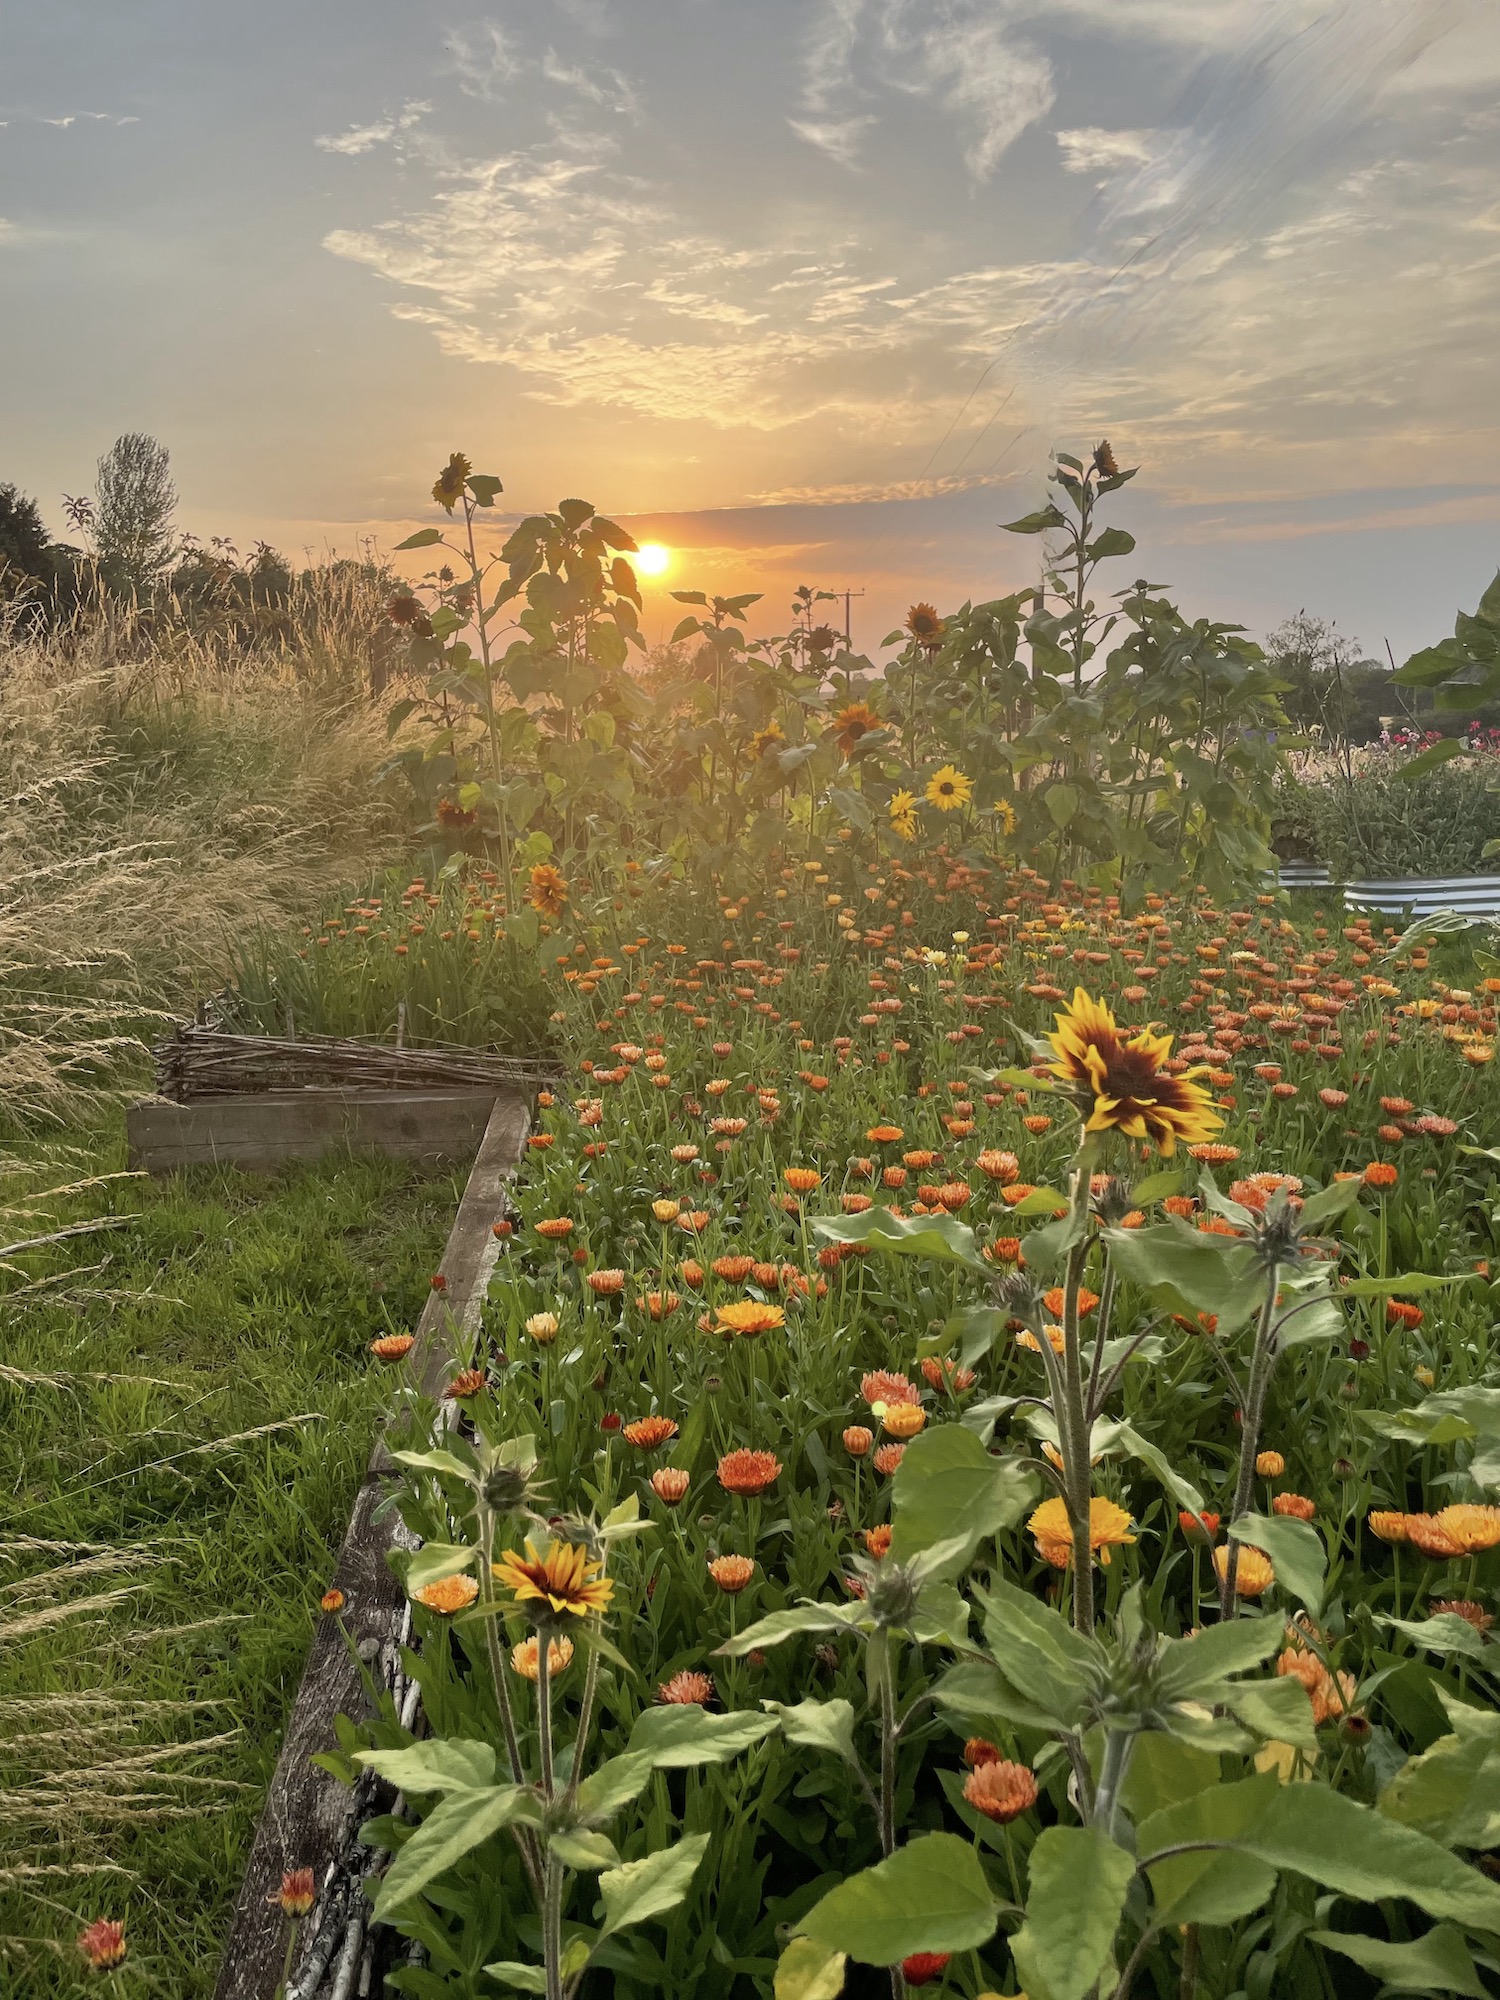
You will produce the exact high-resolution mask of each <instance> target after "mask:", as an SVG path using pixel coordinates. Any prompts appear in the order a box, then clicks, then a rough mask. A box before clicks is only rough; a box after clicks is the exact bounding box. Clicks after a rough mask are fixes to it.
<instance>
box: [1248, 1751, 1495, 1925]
mask: <svg viewBox="0 0 1500 2000" xmlns="http://www.w3.org/2000/svg"><path fill="white" fill-rule="evenodd" d="M1236 1845H1237V1846H1238V1847H1239V1848H1240V1849H1241V1851H1242V1852H1244V1853H1246V1854H1252V1855H1255V1856H1256V1857H1257V1858H1258V1859H1260V1860H1262V1861H1265V1862H1268V1863H1269V1864H1270V1866H1271V1867H1273V1868H1289V1869H1291V1870H1293V1871H1294V1872H1295V1873H1296V1874H1299V1875H1306V1876H1307V1877H1308V1878H1309V1879H1310V1880H1311V1881H1314V1882H1319V1883H1321V1884H1322V1885H1323V1887H1324V1888H1325V1889H1335V1890H1337V1891H1338V1893H1339V1894H1340V1895H1341V1896H1352V1897H1354V1898H1356V1899H1357V1900H1358V1901H1360V1902H1364V1903H1374V1902H1379V1901H1380V1900H1381V1899H1382V1898H1383V1897H1388V1896H1403V1897H1405V1898H1406V1900H1407V1901H1408V1902H1412V1903H1415V1904H1416V1905H1417V1907H1418V1909H1421V1910H1425V1911H1426V1912H1427V1914H1428V1916H1430V1917H1445V1918H1448V1919H1450V1920H1451V1921H1452V1922H1453V1923H1456V1924H1463V1925H1464V1926H1465V1927H1466V1928H1467V1929H1471V1930H1480V1931H1500V1886H1497V1885H1496V1884H1495V1883H1493V1882H1490V1881H1487V1880H1486V1879H1485V1877H1484V1876H1483V1875H1481V1874H1480V1873H1479V1871H1478V1870H1477V1869H1475V1868H1471V1867H1469V1865H1468V1864H1467V1863H1466V1862H1463V1861H1460V1860H1459V1859H1458V1857H1457V1856H1456V1855H1453V1854H1450V1853H1449V1852H1448V1850H1447V1849H1446V1848H1445V1847H1440V1846H1439V1845H1438V1843H1437V1842H1436V1841H1435V1840H1429V1839H1428V1838H1427V1836H1426V1835H1425V1834H1422V1833H1417V1832H1414V1831H1413V1830H1412V1829H1411V1828H1410V1827H1406V1826H1402V1825H1399V1824H1398V1823H1397V1822H1396V1821H1395V1820H1392V1819H1389V1818H1387V1817H1386V1816H1385V1815H1384V1814H1383V1813H1378V1812H1374V1811H1372V1810H1371V1809H1370V1807H1368V1806H1362V1805H1359V1804H1357V1803H1356V1802H1355V1800H1353V1799H1351V1798H1346V1797H1345V1796H1344V1794H1343V1793H1341V1792H1335V1791H1331V1790H1329V1788H1328V1787H1327V1786H1325V1785H1287V1786H1285V1787H1283V1788H1281V1789H1280V1790H1279V1792H1278V1794H1277V1796H1276V1797H1275V1798H1273V1799H1272V1801H1271V1803H1270V1806H1269V1807H1268V1808H1267V1810H1266V1812H1265V1813H1264V1814H1263V1815H1262V1817H1261V1818H1260V1819H1259V1820H1257V1821H1256V1822H1255V1824H1254V1825H1253V1826H1251V1827H1249V1828H1248V1829H1247V1830H1246V1831H1245V1833H1244V1834H1242V1835H1241V1836H1240V1837H1239V1839H1238V1841H1237V1842H1236Z"/></svg>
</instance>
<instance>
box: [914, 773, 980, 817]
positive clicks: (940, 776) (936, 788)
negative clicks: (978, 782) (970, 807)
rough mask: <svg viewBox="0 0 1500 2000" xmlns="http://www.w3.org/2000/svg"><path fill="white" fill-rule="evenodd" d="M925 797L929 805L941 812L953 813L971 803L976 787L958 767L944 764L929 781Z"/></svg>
mask: <svg viewBox="0 0 1500 2000" xmlns="http://www.w3.org/2000/svg"><path fill="white" fill-rule="evenodd" d="M924 796H925V797H926V800H927V803H928V804H929V805H933V806H936V807H937V809H938V811H939V812H953V811H955V810H956V809H957V808H958V807H959V806H966V805H967V804H968V803H969V801H970V799H971V798H973V796H974V787H973V785H972V783H971V782H970V781H969V779H967V778H966V777H965V776H964V774H963V772H962V771H960V770H959V769H958V768H957V766H956V765H953V764H944V765H943V766H942V768H941V769H940V770H937V771H934V772H933V774H932V776H931V777H930V778H929V779H928V780H927V786H926V791H925V794H924Z"/></svg>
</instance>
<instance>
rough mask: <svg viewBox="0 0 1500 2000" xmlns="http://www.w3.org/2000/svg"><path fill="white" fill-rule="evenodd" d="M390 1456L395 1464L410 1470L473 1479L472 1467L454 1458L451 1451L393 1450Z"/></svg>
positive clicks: (471, 1481)
mask: <svg viewBox="0 0 1500 2000" xmlns="http://www.w3.org/2000/svg"><path fill="white" fill-rule="evenodd" d="M391 1457H392V1458H393V1459H395V1461H396V1463H397V1465H404V1466H406V1467H408V1469H409V1470H410V1471H412V1472H442V1473H446V1474H448V1475H449V1476H450V1477H452V1478H454V1479H463V1480H467V1481H468V1482H469V1484H470V1485H472V1484H473V1481H474V1468H473V1467H472V1466H471V1465H465V1463H464V1461H463V1460H462V1459H461V1458H455V1457H454V1455H453V1453H452V1452H451V1451H393V1452H392V1453H391Z"/></svg>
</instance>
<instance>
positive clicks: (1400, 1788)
mask: <svg viewBox="0 0 1500 2000" xmlns="http://www.w3.org/2000/svg"><path fill="white" fill-rule="evenodd" d="M1439 1692H1440V1694H1441V1696H1442V1699H1443V1705H1444V1707H1445V1709H1446V1710H1447V1713H1448V1719H1449V1721H1450V1722H1451V1723H1452V1724H1453V1730H1452V1732H1451V1734H1449V1735H1446V1736H1440V1737H1439V1738H1438V1739H1437V1741H1436V1742H1435V1743H1432V1744H1430V1745H1429V1746H1428V1748H1427V1749H1426V1750H1424V1751H1423V1752H1422V1754H1421V1756H1419V1757H1409V1758H1408V1759H1407V1761H1406V1762H1405V1763H1404V1764H1403V1765H1402V1766H1401V1768H1400V1770H1399V1771H1397V1773H1396V1774H1395V1776H1394V1777H1393V1778H1392V1779H1391V1780H1390V1782H1389V1783H1388V1784H1387V1785H1386V1786H1385V1788H1384V1790H1383V1791H1382V1792H1381V1794H1380V1797H1379V1799H1378V1800H1377V1801H1376V1804H1377V1807H1378V1810H1379V1811H1380V1812H1381V1813H1382V1814H1383V1815H1384V1816H1385V1817H1386V1818H1387V1819H1392V1820H1397V1821H1399V1822H1400V1824H1401V1825H1403V1826H1409V1827H1413V1828H1415V1829H1416V1830H1417V1831H1418V1832H1419V1833H1424V1834H1427V1835H1428V1836H1429V1837H1430V1838H1431V1839H1433V1840H1435V1841H1438V1842H1440V1843H1441V1844H1442V1845H1443V1846H1444V1847H1475V1848H1490V1847H1493V1846H1494V1845H1495V1844H1496V1843H1497V1841H1500V1716H1497V1715H1496V1714H1494V1713H1493V1711H1491V1710H1488V1709H1473V1708H1469V1707H1468V1706H1467V1705H1466V1704H1465V1703H1463V1702H1459V1701H1456V1700H1454V1699H1453V1698H1452V1697H1451V1696H1449V1695H1447V1694H1446V1692H1445V1691H1443V1690H1439Z"/></svg>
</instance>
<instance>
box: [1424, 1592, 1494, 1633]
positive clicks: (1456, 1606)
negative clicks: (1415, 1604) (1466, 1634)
mask: <svg viewBox="0 0 1500 2000" xmlns="http://www.w3.org/2000/svg"><path fill="white" fill-rule="evenodd" d="M1429 1609H1430V1611H1431V1613H1432V1615H1433V1617H1434V1618H1435V1617H1437V1616H1438V1615H1439V1614H1440V1613H1446V1614H1447V1615H1448V1616H1449V1617H1450V1618H1462V1620H1463V1621H1464V1623H1465V1624H1466V1625H1472V1626H1473V1627H1474V1630H1475V1631H1476V1632H1488V1631H1489V1629H1490V1627H1491V1626H1492V1625H1493V1624H1494V1622H1495V1617H1494V1613H1493V1612H1490V1611H1486V1610H1485V1608H1484V1606H1483V1605H1482V1604H1476V1603H1475V1602H1474V1600H1473V1598H1472V1597H1440V1598H1438V1599H1437V1600H1436V1602H1435V1603H1433V1604H1432V1605H1431V1606H1429Z"/></svg>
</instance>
